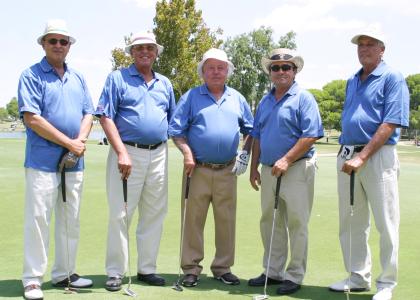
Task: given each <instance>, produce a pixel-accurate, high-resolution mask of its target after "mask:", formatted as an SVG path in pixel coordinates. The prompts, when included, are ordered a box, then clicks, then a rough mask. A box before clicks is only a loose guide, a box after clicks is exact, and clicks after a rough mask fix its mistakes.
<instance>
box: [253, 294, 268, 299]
mask: <svg viewBox="0 0 420 300" xmlns="http://www.w3.org/2000/svg"><path fill="white" fill-rule="evenodd" d="M265 299H268V295H257V296H254V297H252V300H265Z"/></svg>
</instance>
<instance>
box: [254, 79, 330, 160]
mask: <svg viewBox="0 0 420 300" xmlns="http://www.w3.org/2000/svg"><path fill="white" fill-rule="evenodd" d="M274 92H275V90H274V89H272V90H271V92H270V93H268V94H267V95H265V96H264V97H263V98H262V100H261V102H260V103H259V105H258V108H257V113H256V115H255V120H254V129H253V131H252V136H253V137H254V138H256V139H259V141H260V149H261V154H260V163H262V164H263V165H268V166H271V165H273V164H274V163H275V162H276V161H277V160H279V159H280V158H282V157H283V156H284V155H285V154H286V153H287V152H288V151H289V150H290V149H291V148H293V146H294V145H295V144H296V142H297V141H298V140H299V139H300V138H321V137H323V136H324V129H323V127H322V122H321V116H320V114H319V110H318V104H317V103H316V101H315V98H314V97H313V96H312V94H311V93H309V92H308V91H306V90H304V89H301V88H300V87H299V86H298V84H297V83H296V82H294V83H293V85H292V86H291V87H290V89H289V90H288V91H287V92H286V94H285V95H284V96H283V98H282V99H280V100H279V101H276V98H275V96H274ZM314 152H315V148H314V146H312V147H311V149H309V151H308V152H307V153H305V154H304V155H303V156H302V157H312V156H313V154H314Z"/></svg>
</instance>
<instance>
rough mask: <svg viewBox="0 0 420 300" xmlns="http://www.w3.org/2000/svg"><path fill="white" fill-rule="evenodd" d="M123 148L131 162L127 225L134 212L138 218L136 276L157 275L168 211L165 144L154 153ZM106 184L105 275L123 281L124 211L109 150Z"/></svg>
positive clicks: (119, 182) (118, 178)
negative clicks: (158, 257)
mask: <svg viewBox="0 0 420 300" xmlns="http://www.w3.org/2000/svg"><path fill="white" fill-rule="evenodd" d="M126 147H127V151H128V154H129V155H130V158H131V161H132V170H131V174H130V176H129V177H128V180H127V198H128V200H127V203H128V207H127V210H128V219H129V224H130V223H131V218H132V217H133V214H134V211H135V209H136V208H137V209H138V214H139V216H138V223H137V230H136V238H137V252H138V262H137V272H139V273H141V274H151V273H156V260H157V255H158V251H159V245H160V238H161V235H162V229H163V220H164V218H165V215H166V213H167V210H168V172H167V169H168V161H167V154H168V149H167V144H166V143H164V144H162V145H161V146H159V147H158V148H157V149H155V150H147V149H138V148H135V147H132V146H128V145H126ZM106 184H107V194H108V205H109V223H108V242H107V254H106V273H107V275H108V276H109V277H123V276H124V274H125V272H126V271H127V267H128V265H127V262H128V251H127V234H126V222H125V209H124V199H123V187H122V180H121V175H120V173H119V171H118V157H117V155H116V153H115V151H114V150H113V149H112V147H110V150H109V155H108V162H107V178H106Z"/></svg>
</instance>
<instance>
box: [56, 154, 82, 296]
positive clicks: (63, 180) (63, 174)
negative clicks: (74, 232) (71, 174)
mask: <svg viewBox="0 0 420 300" xmlns="http://www.w3.org/2000/svg"><path fill="white" fill-rule="evenodd" d="M69 155H71V152H69ZM73 155H74V154H73ZM60 168H61V194H62V198H63V203H64V222H65V223H66V224H65V227H66V247H67V251H66V253H67V262H66V269H67V287H65V288H64V294H74V293H77V291H78V289H76V288H73V287H71V286H70V283H71V281H70V258H69V255H70V254H69V230H68V220H67V197H66V171H65V169H66V167H65V164H63V165H61V166H60Z"/></svg>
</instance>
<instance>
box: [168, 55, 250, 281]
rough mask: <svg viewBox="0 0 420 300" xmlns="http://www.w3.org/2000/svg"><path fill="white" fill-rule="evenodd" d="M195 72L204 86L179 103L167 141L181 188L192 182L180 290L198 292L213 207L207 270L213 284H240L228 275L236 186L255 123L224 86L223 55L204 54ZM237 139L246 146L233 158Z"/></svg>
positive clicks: (227, 69) (227, 70)
mask: <svg viewBox="0 0 420 300" xmlns="http://www.w3.org/2000/svg"><path fill="white" fill-rule="evenodd" d="M197 69H198V74H199V75H200V76H201V77H202V78H203V80H204V84H203V85H201V86H198V87H195V88H192V89H190V90H189V91H188V92H186V93H185V94H184V95H183V96H182V97H181V99H180V101H179V103H178V105H177V108H176V111H175V113H174V116H173V118H172V120H171V122H170V125H169V135H170V136H171V137H172V139H173V141H174V142H175V144H176V145H177V147H178V148H179V149H180V151H181V152H182V154H183V155H184V173H183V186H185V180H186V176H188V177H190V182H191V184H190V188H189V198H188V199H189V200H188V202H187V207H186V216H185V227H184V243H183V245H182V247H183V248H182V261H181V267H182V269H183V271H184V274H186V275H185V276H184V278H183V281H182V284H183V285H184V286H187V287H193V286H196V285H197V282H198V279H199V275H200V273H201V271H202V269H203V267H202V266H201V265H200V262H201V261H202V260H203V258H204V242H203V241H204V237H203V231H204V225H205V221H206V217H207V211H208V208H209V205H210V204H211V205H212V207H213V214H214V224H215V235H216V236H215V244H216V254H215V257H214V259H213V262H212V264H211V266H210V268H211V271H212V273H213V275H214V277H215V278H216V279H219V280H221V281H222V282H223V283H225V284H231V285H236V284H239V279H238V277H236V276H235V275H234V274H232V272H231V267H232V266H233V263H234V257H235V223H236V180H237V175H240V174H242V173H244V172H245V170H246V166H247V164H248V160H249V151H250V148H251V139H249V136H248V135H249V132H250V131H251V129H252V122H253V117H252V114H251V110H250V108H249V105H248V103H247V102H246V100H245V98H244V97H243V96H242V95H241V94H240V93H239V92H238V91H236V90H234V89H232V88H230V87H228V86H227V85H226V80H227V78H228V77H229V76H230V75H231V74H232V72H233V69H234V67H233V64H232V63H231V62H230V61H229V60H228V58H227V55H226V53H225V52H224V51H223V50H220V49H215V48H212V49H210V50H208V51H207V52H206V53H204V56H203V59H202V60H201V61H200V63H199V64H198V68H197ZM240 133H242V134H243V138H244V146H243V150H242V151H241V152H240V153H239V155H238V156H237V149H238V145H239V140H240ZM236 157H237V158H236ZM182 190H183V191H184V190H185V189H184V188H183V189H182ZM182 198H184V195H182Z"/></svg>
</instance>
